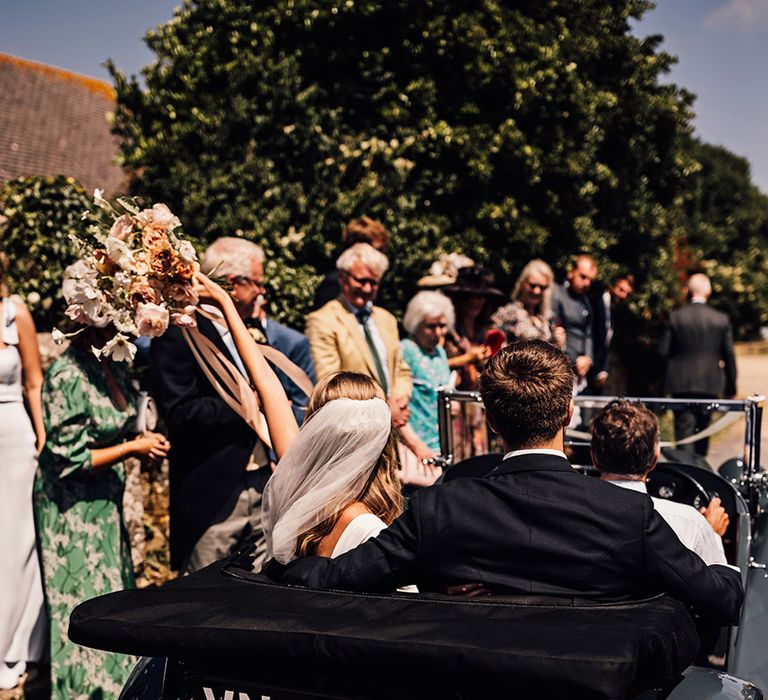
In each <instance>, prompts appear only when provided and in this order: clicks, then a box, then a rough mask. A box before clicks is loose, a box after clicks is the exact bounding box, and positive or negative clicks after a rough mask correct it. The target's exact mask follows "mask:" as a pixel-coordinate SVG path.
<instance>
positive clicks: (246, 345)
mask: <svg viewBox="0 0 768 700" xmlns="http://www.w3.org/2000/svg"><path fill="white" fill-rule="evenodd" d="M196 281H197V283H198V285H199V292H200V294H201V296H202V297H204V298H209V299H210V300H211V301H213V302H214V303H215V304H216V305H217V306H219V307H220V308H221V310H222V312H223V313H224V319H225V320H226V322H227V326H229V330H230V333H232V339H233V340H234V341H235V347H236V348H237V352H238V354H239V355H240V359H241V360H242V361H243V365H244V366H245V370H246V372H248V376H249V377H250V379H251V382H253V385H254V386H255V387H256V393H257V394H258V396H259V401H260V403H261V406H262V410H263V411H264V416H265V418H266V419H267V426H268V427H269V434H270V436H271V438H272V448H273V449H274V451H275V455H276V456H277V459H278V461H279V460H280V458H281V457H282V456H283V454H284V453H285V451H286V450H287V449H288V446H289V445H290V444H291V443H292V442H293V439H294V438H295V437H296V435H298V433H299V426H298V425H297V423H296V418H295V417H294V415H293V410H292V409H291V403H290V401H288V398H287V397H286V395H285V391H284V390H283V385H282V384H281V383H280V380H279V379H278V377H277V375H276V374H275V372H274V370H273V369H272V368H271V367H270V366H269V363H268V362H267V361H266V360H265V359H264V355H262V354H261V350H260V349H259V346H258V344H257V343H256V341H255V340H254V339H253V338H252V337H251V334H250V333H249V332H248V329H247V328H246V327H245V324H244V323H243V319H241V318H240V314H238V313H237V308H236V307H235V303H234V302H233V301H232V297H230V296H229V294H227V293H226V292H225V291H224V290H223V289H222V288H221V287H220V286H219V285H218V284H216V283H215V282H212V281H211V280H210V279H208V278H207V277H206V276H205V275H203V274H198V275H197V278H196Z"/></svg>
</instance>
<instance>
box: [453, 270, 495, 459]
mask: <svg viewBox="0 0 768 700" xmlns="http://www.w3.org/2000/svg"><path fill="white" fill-rule="evenodd" d="M495 282H496V280H495V278H494V276H493V273H492V272H491V271H490V270H488V269H486V268H484V267H479V266H477V265H472V266H471V267H462V268H460V269H459V271H458V274H457V276H456V282H454V283H453V284H450V285H448V286H446V287H443V289H442V291H443V293H444V294H446V295H448V296H449V297H450V299H451V301H452V302H453V305H454V308H455V309H456V326H455V329H454V331H453V332H452V333H450V334H449V335H448V336H446V340H445V350H446V353H447V354H448V365H449V366H450V367H451V368H452V369H456V370H457V371H458V372H459V380H458V382H457V386H458V388H459V389H462V390H463V391H474V390H476V389H477V383H478V376H479V368H480V366H481V365H482V363H483V362H484V361H485V360H486V359H487V358H488V357H489V355H490V350H489V347H488V345H486V342H485V341H486V333H487V332H488V330H489V329H490V327H491V315H492V314H493V312H494V311H495V310H496V308H497V307H498V306H499V305H500V304H501V303H503V301H504V299H505V297H506V295H505V294H504V292H502V291H501V290H500V289H497V288H496V286H495ZM461 408H462V410H461V412H460V413H459V415H458V416H456V419H457V420H456V423H457V425H456V426H455V429H459V430H461V434H462V436H463V439H462V440H460V441H459V442H460V444H459V445H457V449H456V451H457V454H456V457H457V458H458V459H463V458H465V457H469V456H472V455H474V454H481V453H482V452H483V451H484V450H485V449H486V438H487V436H486V432H485V421H484V420H483V416H482V413H481V411H479V410H478V407H477V406H476V405H471V404H462V405H461Z"/></svg>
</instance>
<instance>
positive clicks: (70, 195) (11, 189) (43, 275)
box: [0, 176, 90, 330]
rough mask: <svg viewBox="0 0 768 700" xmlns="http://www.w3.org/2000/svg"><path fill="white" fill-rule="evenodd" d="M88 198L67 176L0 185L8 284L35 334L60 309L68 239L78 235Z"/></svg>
mask: <svg viewBox="0 0 768 700" xmlns="http://www.w3.org/2000/svg"><path fill="white" fill-rule="evenodd" d="M89 204H90V200H89V198H88V196H87V195H86V193H85V192H84V190H83V188H82V187H81V186H80V185H79V184H78V183H77V182H75V180H73V179H72V178H70V177H64V176H57V177H19V178H15V179H13V180H9V181H7V182H5V183H3V184H2V186H0V242H2V247H3V249H4V250H5V252H6V253H7V254H8V256H9V257H10V259H11V269H10V271H9V275H8V286H9V287H10V289H11V292H13V293H15V294H19V295H21V296H22V297H23V298H24V300H25V301H26V303H27V305H28V306H29V308H30V310H31V311H32V314H33V315H34V317H35V321H36V323H37V325H38V328H39V329H40V330H48V329H50V328H52V327H53V326H54V325H56V324H57V323H58V322H59V321H60V319H61V314H62V312H63V309H64V300H63V298H62V297H61V293H60V290H61V281H62V277H63V272H64V268H65V267H66V266H67V265H69V264H70V263H71V262H73V261H74V258H75V256H74V252H73V248H72V241H71V238H70V236H71V235H72V234H78V233H80V232H82V230H83V228H84V225H83V222H82V221H81V218H80V217H81V215H82V213H83V211H84V210H85V209H86V208H87V207H88V205H89Z"/></svg>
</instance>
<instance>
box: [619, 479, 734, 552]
mask: <svg viewBox="0 0 768 700" xmlns="http://www.w3.org/2000/svg"><path fill="white" fill-rule="evenodd" d="M609 483H611V484H614V485H615V486H620V487H621V488H623V489H629V490H630V491H638V492H639V493H646V494H647V493H648V489H647V488H646V486H645V482H643V481H635V480H630V479H627V480H625V481H612V480H611V481H609ZM651 500H652V501H653V507H654V508H655V509H656V511H657V512H658V514H659V515H660V516H661V517H662V518H664V520H666V521H667V523H668V524H669V526H670V527H671V528H672V529H673V530H674V531H675V534H676V535H677V536H678V538H679V539H680V541H681V542H682V543H683V544H684V545H685V546H686V547H688V549H690V550H691V551H693V552H695V553H696V554H698V555H699V556H700V557H701V558H702V559H703V560H704V563H705V564H707V565H711V564H725V565H726V566H728V562H727V561H726V559H725V552H724V551H723V541H722V539H721V538H720V536H719V535H718V534H717V533H716V532H715V531H714V530H713V529H712V526H711V525H710V524H709V522H708V521H707V519H706V518H705V517H704V516H703V515H702V514H701V513H699V512H698V511H697V510H696V509H695V508H694V507H693V506H687V505H685V504H684V503H676V502H675V501H670V500H668V499H666V498H653V497H651Z"/></svg>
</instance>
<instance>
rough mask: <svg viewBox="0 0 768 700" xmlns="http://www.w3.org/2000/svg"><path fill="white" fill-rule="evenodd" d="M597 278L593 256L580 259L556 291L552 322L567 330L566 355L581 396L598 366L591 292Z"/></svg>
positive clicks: (575, 259)
mask: <svg viewBox="0 0 768 700" xmlns="http://www.w3.org/2000/svg"><path fill="white" fill-rule="evenodd" d="M596 276H597V263H595V260H594V258H593V257H592V256H591V255H585V254H581V255H577V256H575V257H574V258H573V260H572V261H571V267H570V269H569V270H568V273H567V276H566V280H565V284H563V285H559V284H556V285H555V286H554V288H553V291H552V318H553V320H554V322H555V323H556V324H557V325H558V326H562V327H563V328H564V329H565V354H566V355H568V357H569V358H570V359H571V362H572V363H573V368H574V372H575V373H576V389H577V393H580V392H581V391H583V389H584V388H585V387H586V385H587V372H589V370H590V368H591V367H592V365H593V364H594V361H595V358H594V341H593V338H592V304H591V303H590V301H589V297H588V296H587V292H588V291H589V288H590V285H591V284H592V282H593V280H594V279H595V277H596Z"/></svg>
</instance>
